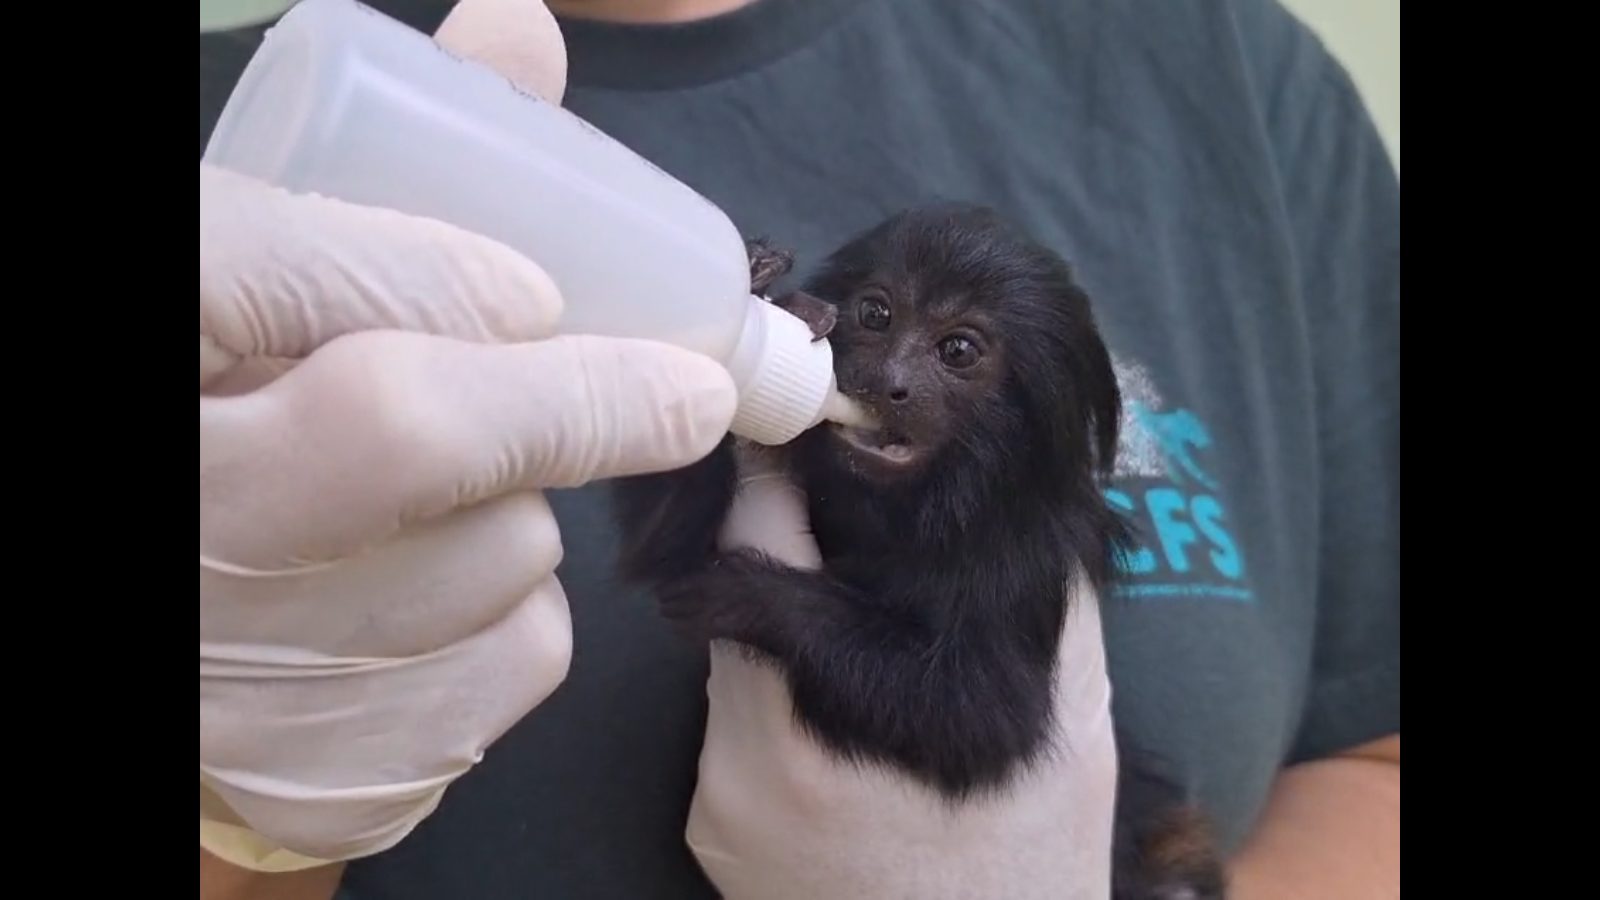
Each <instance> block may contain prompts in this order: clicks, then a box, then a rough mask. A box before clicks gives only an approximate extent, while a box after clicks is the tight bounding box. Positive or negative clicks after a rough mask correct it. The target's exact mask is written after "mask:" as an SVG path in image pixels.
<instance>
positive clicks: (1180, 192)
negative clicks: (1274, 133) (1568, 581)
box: [202, 0, 1317, 900]
mask: <svg viewBox="0 0 1600 900" xmlns="http://www.w3.org/2000/svg"><path fill="white" fill-rule="evenodd" d="M376 5H377V6H378V7H379V8H392V7H393V4H383V3H379V4H376ZM802 5H803V4H802ZM767 6H772V7H773V8H772V9H765V8H763V7H762V6H761V5H758V6H757V7H754V8H751V9H748V10H746V11H745V13H743V14H740V15H742V16H743V17H744V22H743V25H742V26H741V27H730V26H729V25H728V24H727V22H724V23H723V24H721V25H714V24H710V25H697V26H688V27H687V28H683V29H677V30H676V31H674V32H671V33H666V34H664V35H661V37H662V38H663V40H661V41H659V42H657V43H655V44H649V42H648V41H646V40H645V39H644V38H643V37H642V36H641V35H640V34H638V33H632V32H630V33H624V34H622V35H620V37H619V36H618V34H617V32H616V31H615V30H612V29H603V28H592V27H589V26H584V27H574V28H573V29H572V30H571V31H570V32H569V43H570V46H571V52H572V60H573V71H574V73H575V83H574V84H573V86H572V87H570V88H569V91H568V94H567V100H566V103H567V105H568V106H569V107H570V108H571V109H572V110H574V111H575V112H577V113H578V114H580V115H581V116H583V117H585V118H586V119H587V120H589V121H590V122H592V123H593V124H595V125H596V126H598V127H599V128H601V129H602V130H604V131H606V132H608V133H609V134H611V135H613V136H614V137H616V138H618V139H619V140H621V141H622V142H624V143H625V144H627V145H629V146H631V147H633V148H634V149H635V150H637V151H639V152H640V153H641V154H643V155H644V156H646V157H648V158H649V159H651V160H652V161H654V162H655V163H656V164H658V165H660V166H661V167H662V168H663V169H665V170H666V171H668V172H670V173H672V174H674V175H676V176H677V177H679V178H681V179H683V180H684V181H685V182H687V183H688V184H689V185H690V186H692V187H694V188H695V189H697V190H699V191H701V192H702V193H704V194H705V195H706V196H707V197H708V198H710V199H711V200H712V201H713V202H715V203H717V204H718V205H720V206H721V207H722V208H723V209H724V210H726V211H727V213H728V214H729V215H730V217H731V218H732V219H733V221H734V222H735V223H736V224H737V225H738V226H739V228H740V229H741V230H742V231H743V232H745V233H746V234H749V235H765V236H768V237H770V238H772V239H773V240H774V241H775V242H777V243H781V244H783V245H785V246H788V247H791V248H793V249H795V250H796V251H797V253H798V257H799V264H798V269H799V270H800V271H801V272H802V273H803V271H804V270H805V269H806V268H807V267H808V266H809V265H811V264H814V263H815V262H817V261H818V260H819V259H820V258H821V256H822V255H823V254H824V253H826V252H827V251H828V250H830V249H832V248H833V247H834V246H836V245H837V244H839V243H840V242H842V241H843V240H845V239H846V238H847V237H849V236H850V235H851V234H853V233H854V232H856V231H857V230H859V229H860V228H863V227H865V226H867V225H869V224H872V223H874V222H876V221H877V220H879V219H880V218H882V217H884V216H886V215H888V214H889V213H891V212H894V211H896V210H898V209H901V208H903V207H905V206H908V205H914V204H920V203H923V202H927V201H930V200H938V199H955V200H967V201H977V202H982V203H986V204H989V205H992V206H995V207H996V208H997V209H999V210H1000V211H1001V212H1002V213H1005V214H1007V215H1008V216H1010V217H1012V218H1014V219H1016V220H1017V221H1019V222H1020V223H1021V224H1023V225H1024V226H1025V227H1026V228H1027V229H1028V230H1030V231H1031V232H1032V233H1033V234H1034V235H1035V236H1036V237H1038V238H1040V239H1041V240H1043V241H1045V242H1046V243H1048V244H1049V245H1050V246H1052V247H1053V248H1055V249H1056V250H1057V251H1059V252H1060V253H1061V254H1062V255H1063V256H1064V257H1065V258H1066V259H1067V260H1069V261H1070V262H1071V263H1072V264H1073V266H1074V267H1075V269H1076V271H1077V274H1078V277H1079V279H1080V280H1081V282H1082V283H1083V284H1084V285H1085V286H1086V288H1087V290H1088V292H1089V294H1090V296H1091V298H1092V299H1093V301H1094V302H1095V304H1096V307H1095V308H1096V313H1097V315H1098V317H1099V318H1100V321H1101V324H1102V327H1103V329H1104V331H1105V333H1106V336H1107V339H1108V341H1109V343H1110V345H1111V347H1112V349H1113V352H1114V353H1115V355H1116V356H1117V358H1118V360H1119V367H1120V371H1121V375H1122V387H1123V390H1124V392H1125V399H1126V404H1127V414H1126V417H1125V422H1124V425H1125V434H1124V438H1123V446H1122V452H1121V461H1120V463H1119V469H1118V479H1117V481H1116V484H1115V486H1114V490H1113V491H1112V493H1111V495H1110V496H1111V499H1112V501H1113V502H1114V503H1116V504H1117V505H1118V506H1120V507H1122V508H1123V509H1124V510H1125V511H1126V512H1127V513H1128V514H1129V515H1130V517H1131V519H1132V521H1133V522H1134V523H1135V525H1136V526H1137V527H1138V528H1139V529H1140V532H1141V535H1142V537H1141V545H1140V548H1139V551H1138V552H1137V553H1135V554H1134V555H1133V556H1132V558H1131V559H1130V560H1129V566H1130V571H1129V573H1128V577H1127V579H1125V582H1124V583H1123V584H1122V585H1121V586H1120V587H1118V588H1117V589H1116V591H1115V592H1114V593H1113V594H1112V595H1111V596H1110V597H1108V598H1107V600H1106V605H1105V610H1104V613H1103V618H1104V622H1105V630H1106V634H1107V641H1108V654H1109V658H1110V668H1111V676H1112V683H1113V685H1114V703H1115V710H1116V713H1117V715H1118V716H1119V717H1120V718H1121V719H1122V720H1124V722H1126V723H1127V726H1128V727H1129V728H1130V730H1132V731H1133V732H1135V733H1136V734H1138V735H1140V736H1141V738H1142V742H1143V743H1144V744H1145V745H1147V746H1148V747H1149V748H1150V749H1152V750H1154V751H1157V752H1160V753H1162V754H1163V755H1164V756H1166V757H1168V758H1169V759H1170V760H1171V761H1173V762H1174V763H1175V764H1176V765H1177V766H1178V769H1179V772H1180V774H1182V775H1183V776H1184V777H1185V778H1186V779H1187V780H1188V782H1189V783H1190V785H1191V787H1192V788H1193V789H1194V790H1195V791H1196V792H1197V794H1198V796H1199V797H1200V798H1201V799H1202V801H1203V803H1204V805H1205V807H1206V809H1207V811H1208V812H1209V813H1210V814H1211V815H1212V816H1213V817H1214V818H1215V819H1216V820H1217V821H1218V823H1219V824H1220V826H1221V828H1220V830H1221V833H1222V836H1223V837H1224V839H1225V840H1226V841H1227V842H1228V843H1229V844H1230V845H1231V844H1236V843H1237V842H1238V841H1239V840H1240V839H1241V837H1242V836H1243V833H1244V831H1245V830H1246V829H1247V828H1248V827H1249V825H1250V824H1251V822H1252V821H1253V819H1254V817H1255V815H1256V814H1257V813H1258V811H1259V809H1260V807H1261V805H1262V803H1263V802H1264V799H1265V796H1266V792H1267V790H1268V787H1269V785H1270V782H1271V779H1272V777H1273V775H1274V774H1275V772H1276V771H1277V769H1278V766H1279V764H1280V762H1281V760H1282V758H1283V757H1284V755H1285V753H1286V751H1287V745H1288V743H1289V742H1290V741H1291V740H1292V738H1293V732H1294V728H1295V722H1296V720H1297V717H1298V715H1299V708H1300V704H1301V703H1303V698H1304V691H1305V680H1306V677H1307V671H1306V670H1307V669H1308V667H1309V662H1308V661H1309V659H1310V656H1311V649H1310V642H1311V636H1312V632H1313V625H1314V618H1315V616H1314V603H1313V595H1314V588H1315V584H1314V565H1313V556H1312V553H1313V548H1314V547H1315V545H1316V528H1317V526H1316V522H1315V519H1314V516H1315V504H1314V503H1313V502H1311V496H1310V495H1311V493H1312V492H1313V489H1314V480H1313V478H1312V470H1313V466H1314V460H1313V458H1312V455H1313V452H1314V424H1313V420H1312V416H1313V404H1312V386H1311V383H1310V378H1311V375H1310V363H1309V361H1308V359H1307V349H1306V348H1307V342H1308V336H1307V334H1306V323H1305V321H1303V315H1302V313H1301V312H1300V310H1301V306H1300V305H1299V304H1298V303H1296V302H1295V300H1294V296H1293V293H1294V291H1295V290H1296V289H1297V288H1296V277H1295V271H1294V261H1293V256H1292V253H1291V250H1290V247H1289V238H1288V237H1287V234H1286V225H1285V223H1284V221H1283V218H1282V207H1281V198H1280V196H1279V194H1278V193H1277V189H1276V186H1275V184H1274V181H1273V176H1272V171H1273V167H1272V165H1271V161H1270V159H1269V158H1268V148H1267V146H1266V144H1265V141H1264V139H1263V138H1262V136H1261V134H1260V128H1259V127H1258V125H1257V124H1256V118H1255V117H1256V116H1257V114H1258V113H1257V111H1256V110H1255V109H1253V108H1252V106H1251V104H1252V103H1253V101H1252V92H1251V88H1250V85H1249V84H1248V82H1247V78H1248V76H1247V74H1246V67H1245V66H1244V64H1243V63H1242V62H1241V60H1240V59H1239V49H1238V47H1237V46H1236V41H1237V37H1236V35H1235V34H1234V33H1233V31H1232V30H1231V27H1230V22H1229V20H1228V19H1227V18H1226V17H1224V16H1223V15H1220V14H1217V13H1215V12H1213V11H1212V7H1211V6H1210V5H1209V4H1193V5H1191V4H1154V7H1155V8H1152V4H1147V3H1109V2H1103V0H1074V2H1067V3H1060V2H1054V3H1051V2H1039V3H1023V2H982V3H977V2H974V3H944V4H924V3H921V2H919V0H876V2H866V3H859V4H853V5H850V4H847V6H850V8H848V9H840V10H835V9H833V6H834V4H830V3H822V2H819V3H817V4H815V6H814V8H813V9H812V11H810V12H802V13H796V12H795V11H794V10H795V8H796V6H797V5H796V4H793V3H786V2H784V0H777V2H771V0H769V3H768V4H767ZM824 8H826V9H825V10H824ZM785 15H787V16H789V19H788V20H787V22H785V21H780V20H782V19H783V17H784V16H785ZM440 16H442V11H437V12H430V13H426V14H418V15H411V16H409V17H408V18H409V20H410V21H411V22H412V23H413V24H416V25H418V26H421V27H431V26H432V25H433V24H436V23H437V21H438V19H439V17H440ZM762 16H767V17H768V21H762V19H761V17H762ZM729 21H732V20H729ZM796 23H798V24H796ZM739 24H740V23H738V22H735V25H739ZM786 24H788V25H792V27H794V28H796V29H799V30H800V31H803V32H804V34H803V35H800V34H798V32H797V37H796V39H795V40H794V41H793V42H792V45H784V46H782V47H781V49H772V48H769V47H767V46H764V45H753V46H759V48H760V49H761V51H762V52H763V54H764V58H763V59H761V60H759V61H751V62H750V63H749V65H747V66H744V67H738V66H733V67H730V66H722V68H721V70H719V69H718V66H717V65H716V64H715V63H714V61H707V60H705V59H701V60H700V61H699V62H692V63H690V64H686V65H683V66H681V67H680V68H678V69H675V70H666V71H664V72H663V75H662V78H661V79H660V80H658V81H656V82H655V83H646V82H647V81H649V79H648V77H647V75H648V73H646V72H640V71H639V69H640V66H639V65H634V66H633V69H634V70H635V71H634V73H633V74H632V75H629V76H628V77H621V76H619V77H617V78H615V79H607V78H605V77H604V73H605V72H606V71H607V60H606V59H603V58H598V57H597V55H596V54H598V53H600V52H601V51H602V48H604V50H605V52H608V53H609V52H621V49H622V48H627V47H629V46H632V45H634V44H638V45H640V46H641V47H643V46H646V45H647V44H648V45H649V46H650V47H651V48H652V49H651V53H652V54H659V55H660V56H661V57H662V58H665V59H671V58H678V59H680V61H681V60H682V59H683V58H685V56H686V55H687V54H690V53H692V52H697V51H696V48H697V42H698V46H701V47H710V48H711V49H712V50H714V49H715V45H714V44H710V43H708V42H710V41H713V40H721V41H734V42H738V41H743V40H747V39H749V38H750V35H752V34H756V33H757V32H755V31H754V30H753V29H754V28H756V27H758V26H759V27H763V28H768V29H771V28H783V27H785V25H786ZM717 28H721V30H720V31H718V30H717ZM802 37H803V39H801V38H802ZM227 40H228V39H226V38H219V39H212V44H211V45H210V46H209V48H208V44H207V39H202V142H203V141H204V135H205V133H206V130H207V128H208V127H209V126H208V119H207V116H208V109H209V116H210V117H212V118H214V116H215V111H216V109H217V108H220V105H221V103H222V101H223V99H224V97H225V93H226V85H227V84H228V83H230V82H231V77H232V76H233V75H234V74H236V72H237V69H238V67H239V66H241V65H242V62H243V57H244V54H245V53H247V52H248V47H249V46H250V43H251V42H250V40H249V39H245V40H244V41H243V43H241V44H239V45H238V47H237V48H235V49H233V50H232V51H229V50H227V49H226V48H225V47H224V49H222V50H221V51H218V49H217V48H218V47H219V46H223V45H225V44H226V43H227ZM608 42H610V43H608ZM774 46H777V45H774ZM208 52H211V53H213V54H215V53H218V52H220V53H222V54H224V55H226V54H227V53H229V52H231V53H233V54H234V60H233V61H232V62H224V63H221V64H215V63H214V64H213V68H212V70H211V74H210V75H208V69H207V62H206V60H207V54H208ZM707 52H710V51H707ZM673 54H677V57H674V56H673ZM212 58H213V60H215V59H217V58H218V57H216V56H213V57H212ZM647 61H650V62H658V61H659V60H656V59H654V58H652V59H650V60H647ZM730 68H731V69H732V70H731V71H730V70H729V69H730ZM697 70H698V71H697ZM208 77H209V78H211V81H210V86H209V87H208V86H207V79H208ZM595 80H599V81H602V82H607V83H608V86H596V85H594V84H593V83H592V82H593V81H595ZM584 81H589V82H590V83H588V84H586V83H583V82H584ZM532 212H533V214H537V211H532ZM618 264H620V265H625V264H626V248H618ZM606 495H607V488H606V487H605V486H604V485H597V486H592V487H589V488H585V489H581V490H577V491H570V492H564V493H560V494H557V495H555V496H554V497H553V498H552V503H553V505H554V507H555V510H556V513H557V516H558V518H559V519H560V521H561V525H562V529H563V537H564V544H565V547H566V556H565V559H564V562H563V563H562V566H561V569H560V576H561V578H562V582H563V584H564V586H565V588H566V590H567V593H568V596H569V599H570V602H571V607H572V614H573V621H574V640H575V649H574V658H573V664H572V669H571V675H570V677H569V679H568V681H567V682H566V683H565V684H564V685H563V686H562V687H561V688H560V689H559V690H558V691H557V692H556V693H555V695H554V696H553V697H551V698H550V700H549V701H547V702H546V703H545V704H544V705H543V706H541V707H540V708H539V709H537V710H536V711H535V712H534V713H533V714H531V715H530V716H528V717H527V718H526V719H525V720H524V721H523V722H522V723H520V724H519V725H518V726H517V727H516V728H514V729H513V730H512V731H511V732H510V733H509V734H508V735H507V736H506V737H505V738H504V739H503V740H501V741H500V742H499V743H497V744H496V745H495V746H493V747H492V748H491V749H490V751H489V753H488V754H487V756H486V758H485V760H484V762H483V764H482V765H481V766H479V767H478V768H477V769H476V770H474V771H473V772H472V773H470V774H469V775H467V776H466V777H464V778H463V779H462V780H461V781H460V782H459V783H458V784H456V785H455V786H453V787H452V788H451V789H450V791H449V793H448V794H447V795H446V797H445V799H444V802H443V803H442V804H441V806H440V808H439V810H438V812H437V813H436V814H435V815H434V816H433V817H431V818H430V819H429V820H428V821H426V822H425V823H424V824H423V825H422V826H421V827H420V828H419V829H418V830H417V832H416V833H415V834H413V835H412V836H411V837H410V838H409V839H407V840H406V841H405V842H404V843H403V844H401V845H400V846H399V847H397V848H396V849H394V850H392V851H390V852H388V853H386V854H383V855H382V856H380V857H377V858H374V859H371V860H364V861H360V862H358V863H356V864H354V865H353V866H352V867H351V870H350V874H349V876H348V878H347V888H346V890H347V892H348V894H349V896H351V897H352V898H355V900H401V898H447V897H448V898H457V897H460V898H499V897H506V898H516V897H530V898H531V897H556V898H585V897H596V898H609V897H620V898H645V897H670V898H690V897H701V896H705V897H709V896H713V895H714V894H713V892H712V891H711V889H710V888H709V886H708V885H707V884H706V883H705V881H704V879H703V877H702V876H701V875H700V874H699V872H698V871H697V869H696V867H695V863H694V861H693V858H692V857H691V855H690V854H689V852H688V850H687V849H686V847H685V845H684V825H685V820H686V816H687V813H688V809H689V802H690V798H691V795H692V792H693V789H694V784H695V778H696V759H697V755H698V752H699V749H700V743H701V738H702V730H703V728H704V723H705V716H706V709H705V706H706V675H707V667H706V659H705V654H704V652H703V651H696V650H695V649H693V648H691V647H690V646H687V645H686V644H684V643H683V642H681V641H680V640H679V639H678V638H677V637H676V636H675V634H674V633H673V632H672V631H671V630H670V629H669V627H668V625H667V624H666V623H665V622H664V621H663V620H662V619H661V618H660V617H659V616H658V615H657V613H656V611H655V609H654V605H653V603H652V602H651V600H650V599H649V598H648V597H646V596H644V595H642V594H640V593H638V592H636V591H632V590H627V589H624V588H623V587H621V586H620V585H619V584H618V582H617V579H616V576H615V573H614V569H613V554H614V552H615V533H614V530H613V527H612V525H611V523H610V521H609V515H610V513H609V509H608V500H607V496H606Z"/></svg>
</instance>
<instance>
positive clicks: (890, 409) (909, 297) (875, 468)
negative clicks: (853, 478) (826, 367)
mask: <svg viewBox="0 0 1600 900" xmlns="http://www.w3.org/2000/svg"><path fill="white" fill-rule="evenodd" d="M838 296H839V297H840V299H838V300H835V301H834V302H835V304H836V306H837V307H838V310H839V321H838V324H837V325H836V326H835V327H834V330H833V334H832V335H831V336H830V339H831V341H832V342H833V348H834V372H835V374H836V376H837V379H838V383H839V389H840V390H841V391H842V392H844V393H845V394H847V395H848V396H850V397H851V398H853V399H855V400H856V401H857V402H859V403H861V404H862V405H863V406H865V407H866V408H867V410H868V411H869V412H871V413H872V415H873V417H874V418H875V419H876V420H877V422H878V423H879V424H880V426H881V427H880V428H879V429H877V430H875V431H869V430H863V429H853V428H844V427H834V428H833V429H832V432H833V436H834V439H835V443H836V445H837V452H839V453H841V454H842V455H843V456H844V457H846V459H847V460H848V462H849V463H850V467H851V468H852V469H854V470H856V471H858V472H860V473H861V474H864V475H868V476H876V477H885V478H891V477H899V476H904V475H908V474H911V473H914V472H917V471H919V470H921V469H922V468H924V467H925V466H926V465H927V464H928V462H929V461H930V460H932V459H934V458H936V457H937V456H938V455H939V453H940V452H941V451H942V450H943V449H944V448H945V447H946V446H947V445H949V444H950V443H951V442H952V441H957V440H959V439H960V434H961V429H962V428H963V427H967V426H970V425H971V424H972V423H973V422H974V420H975V419H977V418H978V417H979V416H981V415H982V412H983V411H984V410H985V409H988V408H990V407H992V406H993V405H994V402H995V399H996V395H997V393H998V391H999V387H1000V384H1001V381H1002V376H1003V372H1004V366H1005V359H1004V357H1005V347H1004V341H1003V340H1002V335H1001V334H1000V332H999V329H998V328H997V327H996V323H995V321H994V320H993V318H992V317H991V316H990V315H989V313H988V304H986V303H985V302H984V300H985V298H984V297H983V296H982V295H981V292H979V291H975V290H972V289H959V288H956V289H952V286H950V285H944V284H940V283H939V282H938V281H934V282H930V283H925V284H919V283H918V280H917V279H911V278H899V279H896V278H892V277H881V276H880V277H868V278H866V279H863V280H862V281H861V282H860V283H858V284H855V285H853V286H851V287H850V288H849V289H848V290H847V291H845V292H844V293H843V294H842V295H838Z"/></svg>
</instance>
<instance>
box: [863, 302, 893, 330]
mask: <svg viewBox="0 0 1600 900" xmlns="http://www.w3.org/2000/svg"><path fill="white" fill-rule="evenodd" d="M856 320H857V321H859V322H860V323H861V327H862V328H865V329H867V330H868V331H882V330H884V329H885V328H888V327H889V304H887V303H885V302H883V301H882V300H881V299H879V298H877V297H866V298H864V299H863V300H862V301H861V303H860V304H858V305H857V306H856Z"/></svg>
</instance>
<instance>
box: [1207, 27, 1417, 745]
mask: <svg viewBox="0 0 1600 900" xmlns="http://www.w3.org/2000/svg"><path fill="white" fill-rule="evenodd" d="M1236 9H1237V20H1236V21H1237V23H1238V27H1239V36H1240V41H1241V45H1242V47H1243V49H1244V52H1245V54H1246V58H1247V59H1249V60H1251V69H1252V71H1251V76H1250V77H1251V78H1252V80H1253V82H1254V85H1255V92H1256V96H1257V97H1258V98H1259V107H1258V108H1259V113H1260V120H1261V122H1262V125H1263V127H1264V129H1265V132H1266V135H1267V138H1268V140H1269V142H1270V144H1271V148H1272V153H1273V158H1274V161H1275V168H1276V175H1277V177H1278V179H1279V182H1280V195H1281V196H1282V197H1283V198H1284V199H1283V202H1284V205H1285V212H1286V214H1287V217H1288V221H1289V223H1290V227H1291V229H1292V233H1293V240H1294V252H1295V255H1296V263H1297V268H1298V270H1299V290H1300V297H1299V302H1300V303H1302V304H1303V306H1304V310H1305V321H1306V323H1307V336H1308V339H1309V341H1310V348H1311V354H1312V358H1313V378H1314V381H1315V386H1316V394H1315V403H1316V420H1317V460H1318V461H1317V471H1316V473H1315V477H1316V479H1317V485H1318V488H1317V499H1318V503H1319V522H1318V524H1319V529H1318V531H1319V534H1318V538H1317V541H1318V543H1317V581H1316V586H1317V594H1316V604H1317V610H1316V631H1315V648H1314V655H1313V660H1312V670H1311V677H1310V680H1309V683H1308V689H1307V694H1306V698H1305V706H1304V709H1303V712H1302V715H1301V718H1300V722H1299V727H1298V731H1297V732H1296V734H1295V735H1294V738H1293V740H1292V742H1291V752H1290V761H1291V762H1295V761H1301V760H1305V759H1312V758H1316V757H1320V756H1325V755H1327V754H1329V753H1332V752H1336V751H1338V750H1341V749H1345V748H1348V747H1351V746H1354V745H1356V744H1360V743H1363V742H1365V741H1369V740H1373V739H1375V738H1379V737H1383V736H1385V735H1388V734H1394V733H1398V732H1399V730H1400V184H1399V176H1398V174H1397V172H1396V171H1395V168H1394V165H1393V163H1392V161H1391V160H1390V158H1389V155H1388V153H1387V151H1386V150H1385V148H1384V145H1383V142H1382V140H1381V139H1380V137H1379V135H1378V132H1377V130H1376V128H1375V127H1374V125H1373V123H1372V120H1371V117H1370V116H1369V114H1368V112H1367V110H1366V108H1365V106H1364V105H1363V103H1362V100H1361V98H1360V96H1359V94H1358V92H1357V90H1356V88H1355V86H1354V84H1353V83H1352V81H1351V79H1350V77H1349V75H1348V73H1347V72H1346V71H1345V70H1344V69H1343V68H1342V67H1341V66H1340V65H1339V63H1338V62H1337V61H1336V60H1335V59H1334V58H1333V57H1332V56H1331V54H1330V53H1329V52H1328V51H1327V50H1326V48H1325V47H1324V46H1323V45H1322V43H1321V42H1320V41H1319V40H1318V39H1317V38H1316V37H1315V36H1314V35H1313V33H1312V32H1311V31H1310V30H1309V29H1308V28H1306V27H1305V26H1304V25H1303V24H1302V23H1301V22H1299V21H1298V20H1296V19H1295V18H1294V17H1293V16H1291V15H1290V14H1289V13H1288V12H1286V11H1285V10H1284V9H1283V7H1281V6H1280V5H1278V3H1277V2H1275V0H1239V2H1238V4H1237V7H1236Z"/></svg>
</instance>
